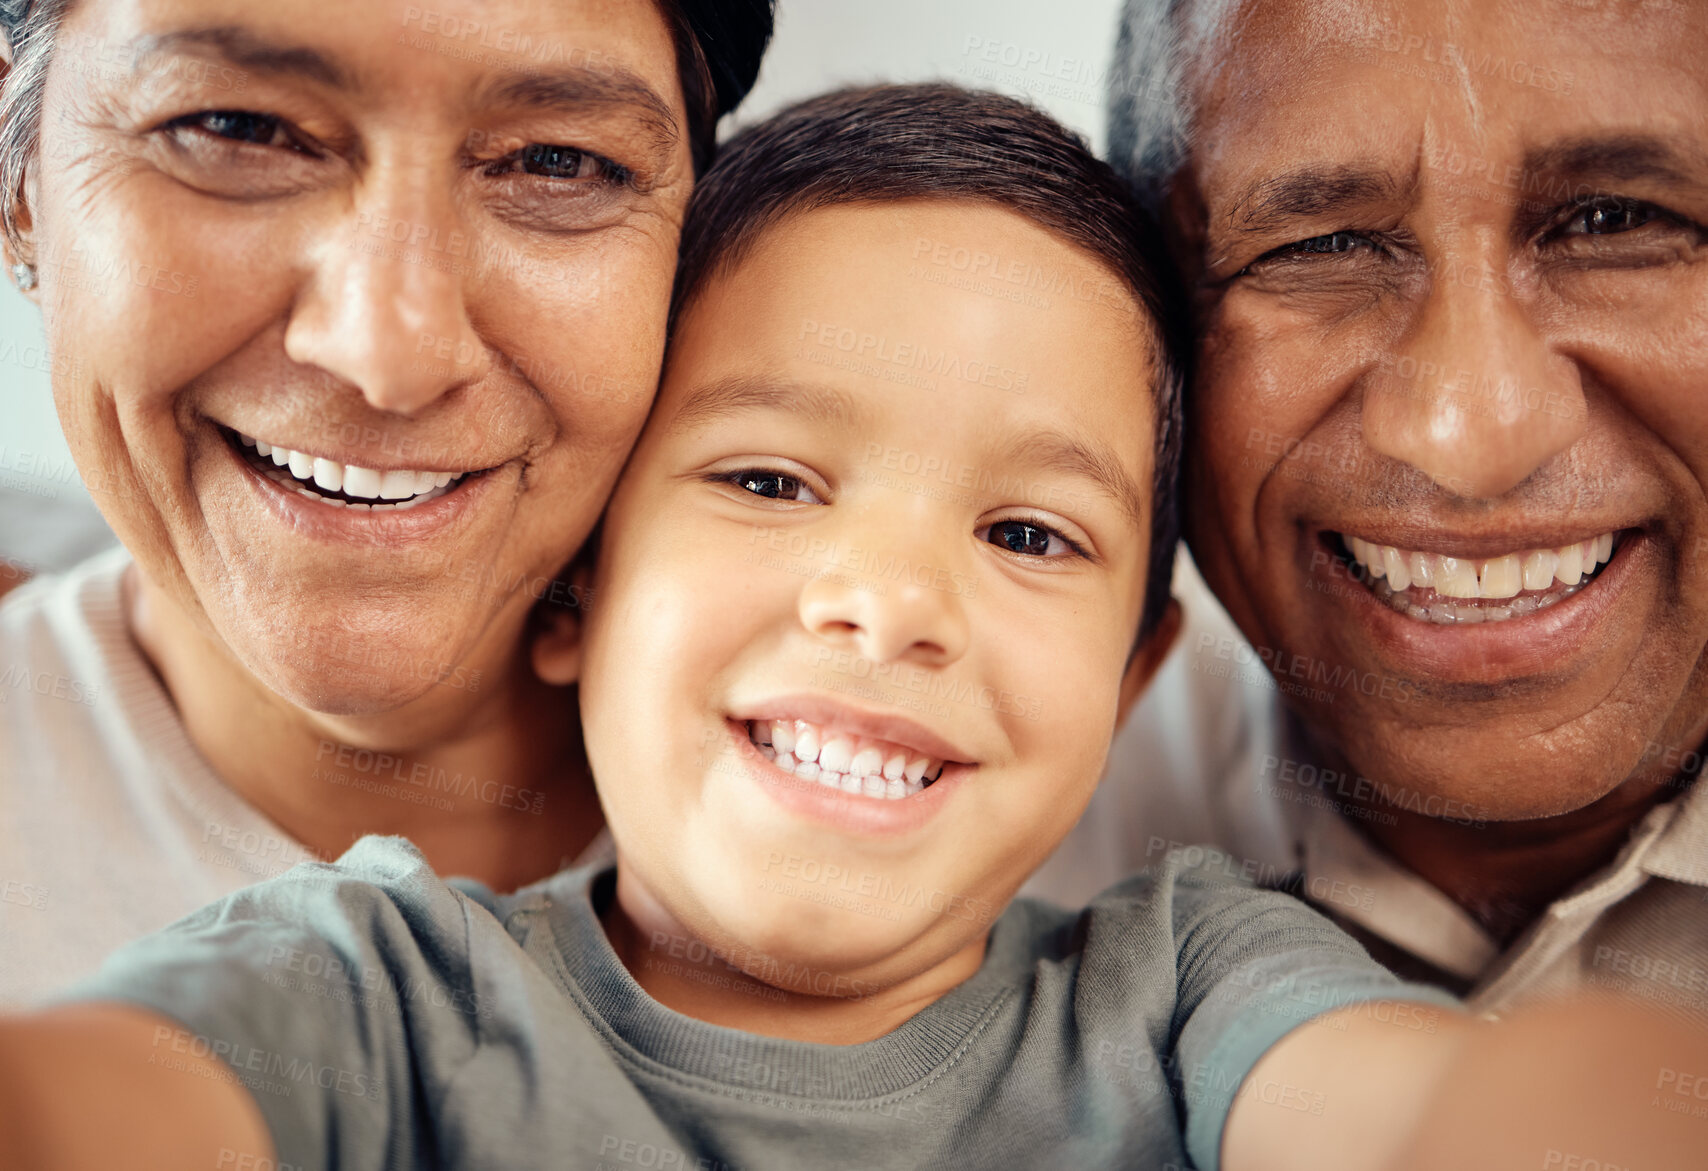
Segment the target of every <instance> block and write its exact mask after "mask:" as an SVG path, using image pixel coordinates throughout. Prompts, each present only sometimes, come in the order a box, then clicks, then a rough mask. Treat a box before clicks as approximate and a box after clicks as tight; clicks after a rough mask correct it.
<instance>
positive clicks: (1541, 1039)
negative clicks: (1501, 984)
mask: <svg viewBox="0 0 1708 1171" xmlns="http://www.w3.org/2000/svg"><path fill="white" fill-rule="evenodd" d="M1396 1007H1399V1008H1404V1009H1407V1010H1409V1011H1407V1012H1405V1013H1404V1014H1402V1015H1400V1016H1396V1015H1395V1014H1394V1013H1392V1012H1391V1011H1389V1010H1391V1009H1393V1008H1396ZM1416 1011H1417V1010H1416V1008H1415V1006H1395V1005H1393V1004H1391V1003H1389V1004H1386V1005H1383V1004H1381V1003H1378V1004H1376V1005H1370V1004H1364V1005H1355V1006H1351V1007H1349V1008H1344V1009H1340V1010H1338V1011H1336V1012H1333V1013H1330V1014H1327V1015H1325V1016H1323V1017H1320V1018H1318V1019H1316V1020H1315V1021H1312V1022H1310V1023H1307V1024H1305V1025H1302V1026H1300V1027H1298V1028H1296V1029H1294V1030H1293V1031H1292V1032H1291V1033H1289V1034H1287V1036H1286V1037H1284V1038H1283V1039H1282V1040H1281V1041H1280V1042H1279V1043H1277V1044H1276V1045H1275V1046H1274V1047H1273V1048H1272V1049H1270V1051H1269V1052H1268V1053H1266V1054H1265V1055H1264V1057H1263V1059H1262V1060H1261V1061H1259V1062H1258V1063H1257V1065H1256V1066H1254V1067H1253V1068H1252V1071H1251V1073H1250V1074H1249V1075H1247V1077H1246V1078H1245V1080H1244V1081H1243V1082H1242V1083H1241V1085H1240V1088H1239V1091H1238V1095H1237V1096H1236V1099H1235V1101H1234V1104H1233V1109H1232V1110H1231V1111H1230V1112H1229V1115H1228V1121H1227V1127H1226V1130H1225V1131H1224V1133H1223V1142H1222V1167H1223V1169H1224V1171H1257V1169H1260V1168H1261V1169H1263V1171H1294V1169H1301V1171H1302V1169H1305V1168H1309V1169H1310V1171H1351V1169H1353V1168H1360V1169H1368V1171H1438V1169H1447V1168H1451V1169H1452V1171H1510V1169H1512V1168H1526V1167H1528V1168H1536V1169H1537V1171H1568V1169H1570V1168H1583V1167H1590V1168H1593V1167H1597V1166H1599V1167H1602V1168H1641V1169H1642V1171H1701V1169H1702V1168H1703V1167H1705V1166H1708V1118H1705V1117H1703V1116H1702V1115H1701V1113H1699V1112H1695V1111H1694V1109H1693V1108H1694V1107H1695V1106H1699V1105H1701V1103H1699V1102H1695V1101H1693V1099H1692V1098H1691V1096H1690V1093H1689V1090H1690V1087H1691V1086H1693V1085H1694V1084H1696V1079H1697V1078H1699V1077H1701V1076H1703V1075H1708V1032H1705V1031H1703V1030H1701V1029H1699V1028H1694V1027H1691V1026H1688V1025H1684V1024H1681V1023H1680V1022H1679V1021H1677V1020H1671V1019H1665V1018H1662V1017H1661V1016H1659V1015H1658V1014H1656V1013H1654V1012H1652V1011H1648V1010H1645V1009H1643V1008H1642V1007H1640V1006H1637V1005H1631V1004H1621V1003H1615V1002H1612V1001H1605V1000H1580V1001H1576V1002H1573V1003H1570V1004H1562V1005H1557V1006H1551V1007H1547V1008H1539V1009H1532V1010H1530V1011H1527V1012H1524V1013H1520V1014H1515V1015H1514V1016H1512V1017H1511V1018H1509V1019H1506V1020H1503V1021H1500V1022H1496V1023H1489V1022H1483V1021H1475V1020H1472V1019H1471V1018H1469V1017H1466V1016H1463V1015H1460V1014H1457V1013H1451V1012H1443V1011H1441V1010H1438V1009H1434V1008H1429V1009H1425V1010H1424V1011H1426V1012H1429V1013H1432V1014H1439V1020H1438V1024H1437V1027H1436V1028H1435V1029H1434V1031H1433V1032H1429V1031H1424V1030H1420V1029H1417V1028H1413V1027H1411V1026H1410V1024H1409V1023H1398V1022H1400V1021H1404V1022H1411V1021H1414V1020H1415V1019H1416V1016H1415V1013H1416ZM1680 1087H1682V1089H1681V1088H1680Z"/></svg>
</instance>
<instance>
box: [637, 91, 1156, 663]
mask: <svg viewBox="0 0 1708 1171" xmlns="http://www.w3.org/2000/svg"><path fill="white" fill-rule="evenodd" d="M905 199H968V200H977V201H980V202H984V203H991V204H995V205H997V206H999V207H1004V208H1007V209H1008V210H1010V211H1013V212H1017V213H1019V214H1020V215H1022V216H1025V217H1026V218H1027V219H1029V220H1031V221H1033V222H1034V223H1036V224H1038V225H1039V226H1041V227H1043V228H1045V229H1047V230H1049V231H1051V232H1053V233H1055V234H1056V235H1057V236H1059V237H1060V238H1062V239H1063V240H1065V241H1066V242H1068V243H1069V244H1072V245H1074V246H1075V247H1077V248H1079V249H1081V250H1082V251H1084V252H1086V253H1088V254H1089V255H1091V256H1092V257H1094V258H1095V259H1097V260H1098V261H1099V262H1100V263H1101V264H1102V265H1103V266H1104V267H1106V268H1108V269H1110V270H1112V271H1113V273H1114V274H1115V275H1116V276H1117V277H1119V278H1120V281H1121V283H1122V285H1123V286H1124V287H1125V288H1126V289H1127V290H1130V291H1131V294H1132V299H1133V300H1135V301H1137V302H1138V305H1139V308H1140V310H1141V313H1142V314H1143V315H1144V317H1145V320H1143V321H1140V322H1139V323H1138V328H1141V329H1145V330H1147V331H1148V332H1150V334H1151V335H1152V339H1153V342H1154V345H1155V350H1156V353H1157V361H1158V367H1159V368H1158V373H1157V379H1156V383H1155V386H1154V387H1153V388H1152V402H1153V405H1154V407H1155V416H1156V451H1155V457H1156V476H1155V483H1154V486H1153V487H1154V491H1153V493H1152V515H1151V548H1150V559H1149V576H1148V578H1147V585H1146V590H1145V600H1144V607H1143V610H1142V616H1141V618H1140V620H1139V635H1138V637H1139V640H1140V641H1143V639H1144V638H1146V637H1148V636H1149V634H1150V633H1151V631H1152V630H1153V629H1155V627H1156V624H1157V622H1158V621H1159V620H1160V619H1161V617H1162V613H1163V610H1164V608H1165V607H1166V606H1167V604H1168V598H1169V582H1170V577H1171V575H1172V573H1173V568H1174V553H1175V547H1176V545H1177V544H1178V542H1179V537H1180V516H1179V488H1178V485H1179V476H1180V443H1181V436H1180V432H1181V404H1180V395H1181V386H1182V384H1183V371H1182V369H1181V364H1182V361H1183V355H1184V354H1185V353H1186V350H1185V348H1184V346H1183V345H1182V334H1181V317H1182V314H1181V309H1182V298H1181V296H1180V295H1179V293H1178V291H1177V290H1176V288H1175V284H1174V281H1175V277H1174V269H1173V267H1172V266H1171V264H1170V263H1169V260H1168V257H1167V253H1166V251H1165V250H1164V249H1163V247H1162V241H1161V236H1160V233H1159V232H1158V231H1157V230H1156V228H1155V227H1154V226H1153V225H1152V223H1151V221H1150V219H1149V218H1148V217H1147V216H1146V215H1145V214H1144V213H1143V212H1142V211H1140V209H1139V208H1138V206H1137V204H1136V203H1135V202H1134V201H1133V199H1132V197H1131V195H1130V194H1129V192H1128V189H1127V188H1126V186H1125V185H1124V184H1123V183H1122V182H1121V180H1120V179H1119V178H1117V177H1116V175H1115V173H1114V171H1112V170H1111V169H1110V168H1109V166H1108V165H1107V164H1106V163H1104V162H1102V161H1101V160H1099V159H1098V158H1097V157H1096V156H1095V155H1093V154H1092V153H1091V151H1090V150H1089V149H1088V148H1087V147H1086V145H1085V143H1084V142H1083V141H1081V140H1080V139H1079V138H1078V137H1077V136H1075V135H1074V134H1072V133H1070V132H1069V131H1067V130H1065V129H1064V128H1063V127H1062V126H1061V125H1060V124H1058V123H1057V122H1056V121H1055V120H1054V119H1052V118H1050V117H1049V115H1047V114H1044V113H1042V112H1041V111H1039V110H1037V109H1034V108H1033V107H1031V106H1028V105H1026V104H1025V103H1023V102H1019V101H1016V100H1014V99H1012V98H1007V97H1003V96H1001V95H999V94H994V93H987V92H981V91H974V90H966V89H961V88H959V87H956V86H952V85H893V86H872V87H867V88H860V89H846V90H840V91H837V92H835V93H829V94H825V95H823V96H821V97H816V98H811V99H809V100H807V101H804V102H801V103H799V104H798V105H794V106H790V107H789V108H788V109H786V110H784V111H782V112H781V113H779V114H777V115H776V116H775V117H772V118H769V119H767V120H766V121H764V122H762V123H760V124H759V125H757V126H754V127H752V128H750V129H747V130H744V131H742V132H741V133H740V134H739V135H737V136H736V137H734V138H732V139H730V140H729V141H728V142H726V143H725V144H724V145H723V146H722V147H721V148H720V150H719V153H718V160H717V162H716V164H714V165H713V167H712V168H711V170H709V171H708V172H707V173H706V175H705V176H704V178H702V179H701V181H700V183H699V186H698V187H697V188H696V189H695V192H694V197H693V200H692V202H691V203H690V204H689V209H688V218H687V222H686V223H685V224H684V225H683V230H682V248H681V254H680V259H679V260H678V262H677V269H676V289H675V293H674V296H673V298H672V303H671V312H670V316H671V323H672V326H674V324H675V322H676V321H677V320H678V319H679V318H680V316H681V314H682V312H683V311H684V309H685V308H686V307H687V306H688V305H689V304H691V303H692V302H693V300H694V298H695V297H696V296H697V295H698V294H699V293H700V292H701V291H702V290H703V289H704V288H705V287H706V285H707V284H708V283H709V282H710V281H711V280H712V278H713V277H715V276H716V275H717V274H718V273H719V272H722V271H727V270H728V269H729V268H731V267H733V266H734V265H736V264H737V263H739V262H740V261H741V259H742V257H743V256H745V255H746V254H747V253H748V252H749V251H750V250H751V249H752V248H753V246H754V244H755V243H757V241H758V240H759V238H760V236H761V235H763V234H764V233H765V231H766V230H767V229H769V228H771V227H773V226H775V225H776V224H778V223H779V222H780V221H782V220H783V219H785V218H786V217H789V216H792V215H795V214H797V213H800V212H804V211H810V210H813V209H815V208H822V207H830V206H833V205H836V204H846V203H889V202H895V201H898V200H905ZM1043 291H1045V292H1049V291H1052V290H1043Z"/></svg>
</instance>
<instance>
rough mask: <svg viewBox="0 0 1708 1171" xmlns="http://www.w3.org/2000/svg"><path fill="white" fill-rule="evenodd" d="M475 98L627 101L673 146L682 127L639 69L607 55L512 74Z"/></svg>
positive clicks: (505, 102) (511, 102) (561, 104)
mask: <svg viewBox="0 0 1708 1171" xmlns="http://www.w3.org/2000/svg"><path fill="white" fill-rule="evenodd" d="M477 101H478V104H480V105H496V106H520V107H524V108H529V109H535V110H544V111H551V110H565V109H575V108H577V107H581V106H629V107H631V108H632V109H633V111H634V112H635V113H636V114H637V115H639V117H640V119H641V121H642V122H644V123H645V124H646V125H647V126H648V127H649V128H651V129H652V130H653V131H654V132H655V134H656V135H657V137H658V139H659V145H660V146H664V147H669V146H674V145H675V143H676V141H677V140H678V139H679V138H680V137H681V133H682V128H681V126H680V125H678V123H677V121H676V114H675V112H674V111H673V110H671V108H670V103H669V102H667V101H665V100H664V98H663V97H662V96H661V95H660V94H659V92H658V91H657V90H655V89H654V88H653V87H652V86H650V85H648V84H647V83H646V81H645V79H643V78H642V77H641V76H640V75H639V74H637V73H634V72H633V71H631V70H629V69H627V68H625V67H624V66H621V65H618V64H615V63H614V62H611V61H609V60H606V62H605V63H604V64H603V65H591V64H587V65H582V64H574V65H568V66H566V67H564V68H563V69H558V70H552V71H550V72H538V73H524V74H521V75H515V74H512V75H511V76H509V77H507V78H506V79H504V80H503V81H500V82H497V83H495V84H493V85H490V86H486V87H483V88H482V90H481V91H480V95H479V97H478V99H477Z"/></svg>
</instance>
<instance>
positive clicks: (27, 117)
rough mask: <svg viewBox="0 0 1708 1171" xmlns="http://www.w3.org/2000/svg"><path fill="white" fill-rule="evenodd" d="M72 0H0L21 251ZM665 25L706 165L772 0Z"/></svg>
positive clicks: (753, 61) (2, 98)
mask: <svg viewBox="0 0 1708 1171" xmlns="http://www.w3.org/2000/svg"><path fill="white" fill-rule="evenodd" d="M74 2H75V0H0V35H4V36H5V38H6V40H7V43H8V44H10V45H11V47H12V68H11V70H10V72H9V73H8V75H7V77H6V79H5V84H4V86H0V231H4V233H5V236H6V239H7V241H8V242H9V243H10V244H11V245H12V248H13V250H14V251H15V252H17V253H18V254H20V255H25V254H27V250H26V249H25V248H24V247H23V239H22V234H21V232H20V230H19V224H18V208H19V201H20V200H21V199H22V198H23V190H24V176H25V174H26V173H27V171H28V169H29V166H30V163H31V162H33V161H34V159H35V155H36V151H37V148H38V147H39V145H40V142H41V103H42V90H43V87H44V86H45V85H46V83H47V67H48V62H49V60H50V59H51V58H52V55H53V44H54V39H55V36H56V34H57V33H58V31H59V25H60V22H61V21H62V20H63V19H64V18H65V14H66V13H67V12H68V11H70V9H71V5H72V4H73V3H74ZM655 2H656V3H657V4H658V9H659V11H660V12H661V13H662V14H663V16H664V19H665V21H666V23H667V24H669V26H670V34H671V40H672V42H673V44H674V46H675V49H676V72H677V77H678V80H679V82H680V84H681V86H682V97H683V100H684V102H685V103H686V105H687V107H688V136H689V147H690V151H691V153H692V155H693V159H694V172H695V174H699V173H700V172H702V171H704V170H705V169H706V167H707V166H709V165H710V164H711V161H712V155H713V153H714V152H715V151H716V149H717V128H718V119H719V118H721V117H722V116H723V115H725V114H727V113H729V112H730V111H731V110H733V109H735V107H736V106H738V105H740V104H741V99H742V98H744V97H746V96H747V91H748V90H750V89H752V88H753V83H754V81H755V80H756V79H757V78H758V76H759V63H760V61H761V59H763V58H764V56H765V47H766V45H767V44H769V43H770V40H771V31H772V27H773V25H774V24H775V9H776V0H655Z"/></svg>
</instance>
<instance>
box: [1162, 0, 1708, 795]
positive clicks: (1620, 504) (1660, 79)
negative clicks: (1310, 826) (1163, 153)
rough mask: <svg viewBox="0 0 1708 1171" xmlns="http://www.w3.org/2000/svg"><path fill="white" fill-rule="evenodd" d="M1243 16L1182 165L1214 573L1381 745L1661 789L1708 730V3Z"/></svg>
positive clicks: (1570, 782)
mask: <svg viewBox="0 0 1708 1171" xmlns="http://www.w3.org/2000/svg"><path fill="white" fill-rule="evenodd" d="M1240 24H1241V26H1242V29H1241V35H1240V36H1239V37H1238V38H1237V40H1236V41H1235V48H1233V49H1232V50H1231V51H1228V50H1223V51H1220V52H1212V53H1211V54H1210V57H1209V61H1208V64H1207V66H1206V72H1205V73H1204V74H1202V75H1201V88H1200V91H1199V92H1200V93H1201V95H1202V98H1203V101H1202V104H1201V106H1200V109H1199V116H1198V120H1197V123H1196V131H1197V138H1196V140H1195V141H1196V142H1197V143H1199V146H1198V148H1197V153H1196V154H1195V156H1194V158H1193V159H1192V165H1191V167H1190V169H1189V171H1188V173H1187V176H1186V179H1187V181H1186V183H1184V184H1183V185H1182V188H1181V192H1180V194H1181V196H1182V198H1181V199H1180V208H1179V210H1180V211H1181V213H1182V219H1183V222H1187V223H1191V224H1193V225H1196V226H1199V227H1201V228H1202V236H1201V238H1200V239H1197V240H1195V241H1194V254H1195V255H1196V256H1198V257H1199V259H1200V261H1201V264H1200V269H1199V271H1198V272H1197V273H1196V274H1195V275H1197V277H1198V278H1199V281H1200V285H1201V293H1200V299H1199V313H1200V329H1201V338H1202V342H1201V349H1200V359H1201V365H1200V369H1199V377H1198V383H1197V394H1196V396H1195V402H1194V406H1193V411H1194V418H1193V422H1194V424H1195V428H1196V429H1195V436H1196V437H1195V440H1194V442H1195V444H1196V448H1195V452H1194V456H1193V461H1192V467H1191V471H1190V475H1191V492H1190V497H1189V499H1190V500H1191V508H1192V509H1193V513H1192V515H1191V517H1190V537H1191V542H1192V547H1193V550H1194V552H1195V554H1196V556H1197V558H1198V560H1199V562H1200V564H1201V566H1202V567H1203V569H1204V572H1205V574H1206V575H1207V577H1208V578H1209V580H1210V583H1211V584H1212V585H1213V586H1214V588H1215V589H1216V592H1217V593H1218V594H1219V595H1220V596H1221V597H1222V598H1223V600H1224V601H1225V602H1226V603H1227V605H1228V608H1229V610H1230V611H1231V612H1232V614H1233V616H1234V617H1235V619H1236V620H1237V621H1238V622H1239V624H1240V625H1241V627H1242V628H1243V629H1244V631H1245V633H1246V634H1247V636H1248V637H1250V639H1251V640H1252V642H1253V643H1254V644H1255V645H1256V647H1257V649H1258V651H1259V653H1260V654H1261V655H1262V656H1263V657H1264V658H1265V659H1266V661H1269V662H1270V663H1271V665H1272V668H1273V669H1275V670H1276V671H1277V673H1278V675H1279V676H1280V677H1281V679H1282V680H1283V681H1284V683H1285V685H1286V687H1285V690H1287V691H1289V692H1290V693H1291V700H1292V702H1294V703H1295V704H1297V705H1299V706H1300V707H1301V709H1302V710H1304V711H1305V714H1306V715H1307V717H1308V718H1309V720H1310V721H1311V722H1312V723H1313V724H1314V725H1315V726H1317V727H1318V728H1319V729H1321V730H1322V731H1323V732H1324V733H1325V734H1326V738H1327V739H1329V740H1331V741H1332V742H1334V743H1335V744H1337V745H1338V746H1339V747H1340V749H1341V750H1342V751H1343V753H1344V754H1345V756H1346V758H1347V760H1348V761H1349V763H1350V764H1352V765H1353V766H1354V767H1356V768H1357V769H1358V770H1359V771H1360V772H1362V773H1363V774H1365V775H1367V776H1370V777H1373V778H1380V779H1382V780H1384V781H1386V782H1388V783H1389V784H1391V785H1396V786H1401V787H1403V788H1404V789H1405V790H1407V791H1409V792H1410V793H1412V794H1415V795H1417V796H1418V797H1420V798H1422V799H1424V800H1425V801H1427V799H1428V798H1430V797H1432V796H1433V797H1436V798H1437V799H1439V798H1451V799H1454V800H1457V801H1460V802H1464V803H1468V804H1470V805H1472V806H1474V807H1477V808H1479V809H1480V810H1481V811H1483V812H1484V814H1485V815H1486V816H1488V817H1490V818H1495V819H1519V818H1530V817H1539V816H1546V815H1550V814H1557V813H1562V812H1565V811H1568V810H1572V809H1577V808H1579V807H1582V806H1585V805H1587V804H1589V803H1591V802H1593V801H1596V800H1598V799H1600V798H1603V797H1605V796H1607V795H1608V794H1610V793H1612V792H1613V791H1614V790H1615V789H1618V788H1619V787H1620V786H1621V785H1624V786H1625V787H1624V789H1623V791H1622V792H1621V793H1620V794H1619V795H1617V796H1614V797H1612V798H1611V799H1610V800H1612V801H1623V800H1626V799H1634V798H1636V797H1638V796H1640V793H1639V789H1640V788H1641V787H1642V786H1644V785H1647V784H1648V783H1650V781H1651V780H1652V779H1653V778H1654V776H1655V775H1657V774H1665V775H1671V774H1672V773H1675V772H1677V771H1678V769H1679V767H1680V763H1681V762H1688V761H1689V760H1690V759H1691V758H1692V756H1693V753H1694V750H1695V749H1696V748H1697V747H1698V746H1699V745H1700V744H1701V742H1702V739H1703V737H1704V736H1705V735H1708V669H1705V668H1704V665H1703V663H1704V660H1703V649H1704V645H1705V643H1708V229H1705V227H1704V225H1708V4H1702V3H1686V2H1685V0H1498V2H1489V3H1482V2H1478V3H1451V4H1443V3H1441V2H1440V0H1394V2H1393V3H1379V2H1375V0H1334V2H1333V3H1324V2H1322V0H1308V2H1307V0H1253V2H1251V3H1248V4H1247V5H1246V6H1245V10H1244V13H1243V15H1242V16H1241V19H1240ZM1193 204H1196V205H1197V206H1193ZM1199 248H1201V251H1198V249H1199ZM1628 780H1629V781H1630V783H1629V784H1627V783H1626V782H1627V781H1628Z"/></svg>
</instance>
